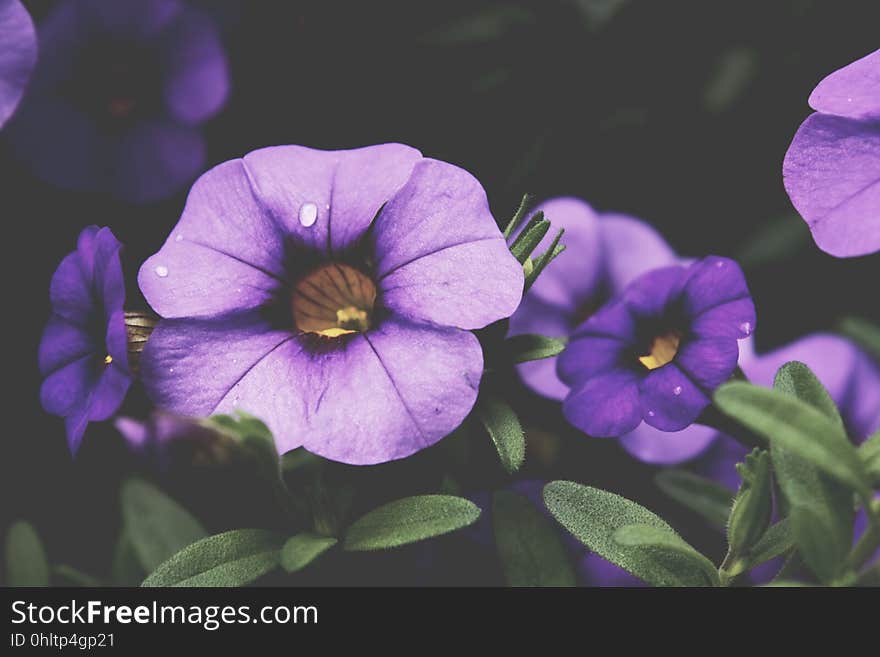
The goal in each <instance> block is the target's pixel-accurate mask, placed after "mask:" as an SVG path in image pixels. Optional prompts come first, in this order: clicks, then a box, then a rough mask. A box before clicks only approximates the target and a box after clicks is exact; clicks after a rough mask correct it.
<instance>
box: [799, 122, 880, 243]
mask: <svg viewBox="0 0 880 657" xmlns="http://www.w3.org/2000/svg"><path fill="white" fill-rule="evenodd" d="M782 176H783V181H784V183H785V190H786V191H787V192H788V195H789V197H790V198H791V202H792V203H793V204H794V206H795V208H797V211H798V212H799V213H800V214H801V216H802V217H803V218H804V220H805V221H806V222H807V224H808V225H809V226H810V230H811V231H812V232H813V239H815V240H816V244H817V245H818V246H819V248H820V249H822V250H823V251H825V252H826V253H830V254H831V255H833V256H837V257H843V258H845V257H851V256H859V255H865V254H868V253H873V252H874V251H877V250H878V249H880V124H878V123H877V122H873V123H869V122H860V121H856V120H851V119H845V118H840V117H836V116H829V115H824V114H813V115H812V116H809V117H807V119H806V121H804V122H803V123H802V124H801V126H800V128H798V131H797V133H796V134H795V136H794V139H793V140H792V142H791V146H789V148H788V152H787V153H786V154H785V160H784V161H783V164H782Z"/></svg>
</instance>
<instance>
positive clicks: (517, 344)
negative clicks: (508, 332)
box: [504, 333, 566, 363]
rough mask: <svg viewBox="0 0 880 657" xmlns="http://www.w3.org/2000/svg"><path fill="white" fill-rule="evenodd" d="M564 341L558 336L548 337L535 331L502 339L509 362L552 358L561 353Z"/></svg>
mask: <svg viewBox="0 0 880 657" xmlns="http://www.w3.org/2000/svg"><path fill="white" fill-rule="evenodd" d="M565 343H566V341H565V340H564V339H560V338H548V337H546V336H544V335H537V334H535V333H523V334H521V335H514V336H512V337H510V338H507V339H506V340H505V341H504V351H505V352H506V353H507V354H509V355H508V359H509V361H510V362H511V363H527V362H529V361H532V360H542V359H544V358H552V357H553V356H556V355H557V354H560V353H562V350H563V349H565Z"/></svg>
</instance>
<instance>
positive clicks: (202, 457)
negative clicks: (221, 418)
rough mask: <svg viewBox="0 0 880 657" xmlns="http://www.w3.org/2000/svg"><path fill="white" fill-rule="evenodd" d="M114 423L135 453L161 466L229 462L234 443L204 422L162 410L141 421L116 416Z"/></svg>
mask: <svg viewBox="0 0 880 657" xmlns="http://www.w3.org/2000/svg"><path fill="white" fill-rule="evenodd" d="M114 426H115V427H116V429H117V430H118V431H119V433H121V434H122V437H123V438H124V439H125V441H126V443H128V445H129V447H131V448H132V450H133V451H134V452H136V453H138V454H139V455H140V456H142V457H144V458H145V459H146V460H147V461H151V462H153V463H155V464H157V465H158V466H159V467H161V468H163V469H168V468H170V467H171V466H172V465H174V464H191V465H200V464H205V463H220V462H224V461H228V460H229V459H230V454H231V452H232V450H233V447H234V445H235V442H234V441H233V439H232V438H231V437H229V436H228V435H226V434H224V433H222V432H221V431H218V430H217V429H216V428H214V427H211V426H208V424H207V423H206V422H205V421H200V420H197V419H195V418H190V417H184V416H180V415H173V414H171V413H165V412H162V411H155V412H153V413H152V414H151V415H150V416H149V417H148V418H147V419H146V420H143V421H142V420H136V419H134V418H130V417H119V418H116V421H115V422H114Z"/></svg>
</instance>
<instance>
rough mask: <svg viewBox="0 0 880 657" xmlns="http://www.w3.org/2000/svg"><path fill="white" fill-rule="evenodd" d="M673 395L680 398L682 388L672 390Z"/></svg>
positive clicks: (677, 387)
mask: <svg viewBox="0 0 880 657" xmlns="http://www.w3.org/2000/svg"><path fill="white" fill-rule="evenodd" d="M672 394H673V395H675V396H676V397H678V396H679V395H680V394H681V386H675V387H674V388H673V389H672Z"/></svg>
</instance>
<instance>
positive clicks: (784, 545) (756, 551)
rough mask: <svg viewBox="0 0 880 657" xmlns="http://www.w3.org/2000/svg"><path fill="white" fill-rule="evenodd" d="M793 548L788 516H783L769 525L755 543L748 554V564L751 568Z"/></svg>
mask: <svg viewBox="0 0 880 657" xmlns="http://www.w3.org/2000/svg"><path fill="white" fill-rule="evenodd" d="M793 548H794V536H793V535H792V531H791V523H790V520H789V519H788V518H783V519H782V520H780V521H779V522H777V523H776V524H775V525H770V527H768V528H767V531H766V532H764V535H763V536H762V537H761V540H759V541H758V542H757V543H755V544H754V545H753V546H752V548H751V550H749V554H748V566H747V568H749V569H751V568H754V567H755V566H760V565H761V564H762V563H765V562H767V561H770V560H771V559H775V558H776V557H781V556H782V555H783V554H785V553H786V552H790V551H791V550H792V549H793Z"/></svg>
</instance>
